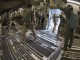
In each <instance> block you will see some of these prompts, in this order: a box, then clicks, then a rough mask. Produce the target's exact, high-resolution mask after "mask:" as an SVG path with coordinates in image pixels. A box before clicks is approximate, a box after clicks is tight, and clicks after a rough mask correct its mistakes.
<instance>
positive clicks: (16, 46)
mask: <svg viewBox="0 0 80 60" xmlns="http://www.w3.org/2000/svg"><path fill="white" fill-rule="evenodd" d="M16 41H17V40H16ZM17 42H18V41H17ZM20 44H21V43H19V42H18V43H17V45H19V46H17V45H15V46H16V48H15V49H17V48H19V47H20V48H21V49H22V50H23V51H24V52H25V49H24V47H23V46H22V45H21V46H20ZM23 45H24V44H23ZM26 46H27V45H26ZM18 50H19V49H17V52H19V53H20V51H18ZM27 51H30V50H27ZM28 53H29V52H28ZM29 54H30V53H29ZM21 55H22V54H21ZM27 55H28V54H27ZM29 58H31V56H30V57H29ZM29 60H34V59H29ZM40 60H41V59H40Z"/></svg>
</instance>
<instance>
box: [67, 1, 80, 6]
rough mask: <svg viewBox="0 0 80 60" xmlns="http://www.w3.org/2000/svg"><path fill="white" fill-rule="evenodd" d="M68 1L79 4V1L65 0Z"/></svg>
mask: <svg viewBox="0 0 80 60" xmlns="http://www.w3.org/2000/svg"><path fill="white" fill-rule="evenodd" d="M67 1H68V2H71V3H75V4H79V5H80V3H79V2H76V1H72V0H67Z"/></svg>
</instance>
